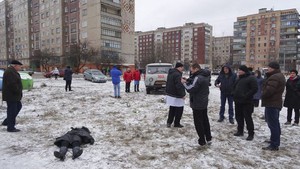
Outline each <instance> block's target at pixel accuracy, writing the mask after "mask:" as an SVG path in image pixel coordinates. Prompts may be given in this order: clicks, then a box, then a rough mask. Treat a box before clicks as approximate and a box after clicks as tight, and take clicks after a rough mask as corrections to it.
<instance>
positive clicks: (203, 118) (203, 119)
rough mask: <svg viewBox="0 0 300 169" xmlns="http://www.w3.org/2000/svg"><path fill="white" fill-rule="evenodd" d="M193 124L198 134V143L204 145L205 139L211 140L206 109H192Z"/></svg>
mask: <svg viewBox="0 0 300 169" xmlns="http://www.w3.org/2000/svg"><path fill="white" fill-rule="evenodd" d="M193 117H194V124H195V128H196V131H197V134H198V136H199V139H198V143H199V144H200V145H205V144H206V142H207V141H211V139H212V137H211V132H210V124H209V119H208V116H207V109H203V110H197V109H193Z"/></svg>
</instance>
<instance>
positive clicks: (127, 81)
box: [123, 68, 133, 93]
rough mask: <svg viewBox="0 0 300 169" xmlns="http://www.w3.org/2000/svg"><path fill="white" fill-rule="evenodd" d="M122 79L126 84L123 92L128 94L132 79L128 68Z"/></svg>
mask: <svg viewBox="0 0 300 169" xmlns="http://www.w3.org/2000/svg"><path fill="white" fill-rule="evenodd" d="M123 79H124V81H125V83H126V85H125V92H126V93H129V92H130V83H131V81H132V79H133V77H132V73H131V71H130V68H128V69H127V71H126V72H124V75H123Z"/></svg>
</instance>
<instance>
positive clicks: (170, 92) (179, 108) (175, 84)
mask: <svg viewBox="0 0 300 169" xmlns="http://www.w3.org/2000/svg"><path fill="white" fill-rule="evenodd" d="M182 72H183V64H182V63H176V65H175V68H174V69H170V70H169V73H168V78H167V84H166V94H167V97H166V103H167V104H168V105H170V109H169V115H168V120H167V127H171V124H172V123H173V121H174V127H179V128H181V127H183V126H182V125H181V124H180V120H181V116H182V113H183V106H184V97H185V88H184V86H183V84H182V83H181V78H182ZM174 118H175V120H174Z"/></svg>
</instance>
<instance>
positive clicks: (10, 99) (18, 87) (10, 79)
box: [2, 60, 23, 132]
mask: <svg viewBox="0 0 300 169" xmlns="http://www.w3.org/2000/svg"><path fill="white" fill-rule="evenodd" d="M22 65H23V64H22V63H21V62H19V61H17V60H12V61H11V63H10V65H9V67H8V68H7V69H6V70H5V72H4V74H3V88H2V99H3V101H6V103H7V118H6V119H5V120H4V121H3V122H2V125H3V126H7V131H8V132H19V131H20V130H19V129H16V128H15V125H16V117H17V116H18V114H19V112H20V110H21V108H22V103H21V99H22V96H23V93H22V90H23V87H22V81H21V77H20V74H19V73H18V71H19V70H21V68H22Z"/></svg>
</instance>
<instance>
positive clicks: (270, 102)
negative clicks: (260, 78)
mask: <svg viewBox="0 0 300 169" xmlns="http://www.w3.org/2000/svg"><path fill="white" fill-rule="evenodd" d="M266 75H267V79H266V80H265V81H264V83H263V87H262V95H261V99H262V107H273V108H279V109H281V108H282V102H283V101H282V93H283V91H284V88H285V77H284V75H283V74H282V73H281V72H280V70H274V71H273V72H271V73H266Z"/></svg>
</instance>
